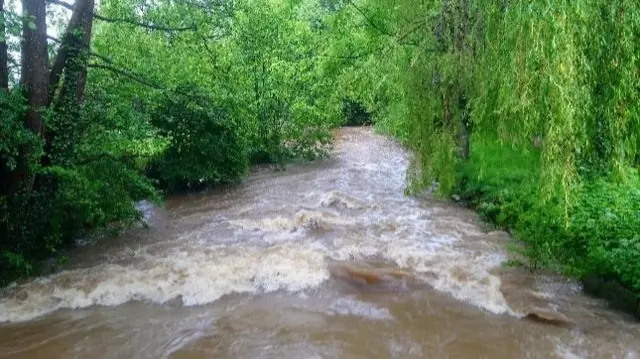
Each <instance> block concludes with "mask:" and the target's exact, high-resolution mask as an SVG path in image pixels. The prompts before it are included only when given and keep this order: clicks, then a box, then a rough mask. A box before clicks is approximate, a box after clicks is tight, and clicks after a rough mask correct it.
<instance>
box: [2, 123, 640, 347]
mask: <svg viewBox="0 0 640 359" xmlns="http://www.w3.org/2000/svg"><path fill="white" fill-rule="evenodd" d="M407 165H408V156H407V155H406V154H405V153H404V152H403V150H402V149H401V148H400V147H399V146H398V145H396V144H395V143H394V142H392V141H390V140H387V139H385V138H383V137H380V136H377V135H375V134H373V133H372V132H371V130H369V129H363V128H350V129H342V130H340V131H339V132H338V136H337V141H336V147H335V149H334V154H333V156H332V158H331V159H329V160H326V161H321V162H316V163H313V164H305V165H295V166H292V167H290V168H289V169H288V170H286V171H283V172H274V171H271V170H268V169H263V170H258V171H256V172H255V173H253V174H252V175H251V176H250V177H249V179H248V180H247V181H246V183H245V184H243V185H241V186H238V187H234V188H230V189H225V190H219V191H214V192H210V193H207V194H198V195H186V196H181V197H175V198H172V199H171V200H169V201H168V202H167V203H166V205H165V206H164V208H153V207H149V206H148V207H147V208H146V209H145V211H146V213H147V215H148V216H149V222H150V224H151V229H150V230H144V229H139V230H133V231H131V233H128V234H127V235H124V236H122V237H119V238H116V239H113V240H109V241H101V242H97V243H89V244H87V245H85V246H84V247H83V248H81V249H79V250H77V251H75V252H74V254H73V255H72V257H71V260H70V264H69V265H68V267H67V268H65V270H63V271H61V272H59V273H57V274H54V275H51V276H46V277H41V278H37V279H34V280H31V281H29V282H27V283H24V284H21V285H16V286H13V287H11V288H9V289H5V290H4V292H3V294H2V297H1V298H0V357H1V358H91V359H98V358H114V359H115V358H154V359H156V358H175V359H178V358H184V359H194V358H247V359H253V358H304V359H306V358H625V359H627V358H628V359H630V358H638V357H640V355H639V353H640V326H639V325H638V324H635V323H634V322H633V321H632V320H631V319H630V318H629V317H626V316H624V315H622V314H619V313H616V312H614V311H611V310H609V309H607V307H606V305H605V304H603V303H602V302H601V301H598V300H595V299H591V298H588V297H586V296H584V295H582V294H581V292H580V287H579V286H578V285H577V284H575V283H572V282H571V281H567V280H564V279H562V278H560V277H555V276H549V275H546V276H543V275H536V276H534V275H531V274H530V273H528V272H526V271H524V270H521V269H513V268H511V269H510V268H505V267H504V266H501V263H502V262H503V261H504V259H505V258H506V254H505V243H506V242H507V240H508V237H507V236H506V234H503V233H500V232H488V231H487V230H486V229H485V227H484V226H483V225H482V224H481V223H480V222H479V221H478V220H477V218H476V216H475V215H474V214H473V213H472V212H470V211H468V210H465V209H462V208H459V207H457V206H455V205H452V204H448V203H443V202H435V201H429V200H426V199H416V198H410V197H406V196H404V194H403V190H404V185H405V169H406V166H407ZM354 273H355V274H354ZM362 273H365V274H362ZM363 278H364V279H363ZM367 278H369V279H371V278H373V279H375V280H369V281H368V280H367ZM531 311H543V312H544V313H547V314H545V315H551V316H562V317H564V318H565V319H564V320H567V321H570V322H571V323H572V324H573V325H572V326H570V327H559V326H553V325H548V324H543V323H536V322H532V321H528V320H525V319H523V318H522V317H523V316H524V315H525V314H527V313H530V312H531Z"/></svg>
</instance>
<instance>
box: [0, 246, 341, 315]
mask: <svg viewBox="0 0 640 359" xmlns="http://www.w3.org/2000/svg"><path fill="white" fill-rule="evenodd" d="M328 278H329V272H328V270H327V266H326V263H325V253H324V252H323V251H322V250H319V248H313V249H311V248H309V247H305V246H300V245H293V244H290V243H285V244H282V245H275V246H272V247H268V248H260V247H250V246H218V247H217V248H210V249H209V250H208V251H206V252H205V251H178V250H176V251H173V252H170V253H167V254H166V256H163V257H156V258H148V259H146V260H145V261H144V262H142V263H138V264H134V265H131V266H122V265H114V264H105V265H100V266H96V267H93V268H89V269H78V270H72V271H65V272H61V273H59V274H57V275H54V276H51V277H44V278H39V279H37V280H34V281H32V282H30V283H27V284H25V285H22V286H18V287H16V288H14V295H12V296H9V297H5V298H2V299H0V322H20V321H26V320H31V319H33V318H36V317H39V316H42V315H45V314H47V313H51V312H53V311H55V310H58V309H62V308H65V309H78V308H86V307H90V306H94V305H100V306H116V305H120V304H123V303H126V302H128V301H131V300H138V301H148V302H152V303H164V302H167V301H169V300H171V299H173V298H176V297H177V296H179V295H181V296H182V302H183V303H184V305H186V306H193V305H202V304H207V303H211V302H213V301H215V300H217V299H219V298H220V297H221V296H223V295H225V294H230V293H234V292H237V293H256V292H273V291H278V290H284V291H288V292H297V291H301V290H304V289H307V288H313V287H316V286H318V285H320V284H321V283H322V282H324V281H325V280H326V279H328Z"/></svg>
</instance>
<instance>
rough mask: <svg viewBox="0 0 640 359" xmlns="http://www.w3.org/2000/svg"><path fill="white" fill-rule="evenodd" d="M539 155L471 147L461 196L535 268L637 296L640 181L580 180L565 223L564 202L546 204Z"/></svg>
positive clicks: (632, 177)
mask: <svg viewBox="0 0 640 359" xmlns="http://www.w3.org/2000/svg"><path fill="white" fill-rule="evenodd" d="M538 161H539V156H538V155H537V153H535V152H529V153H528V154H527V153H526V152H525V151H523V150H522V149H518V148H512V147H510V146H508V145H500V144H499V143H497V142H492V141H483V142H479V141H476V142H474V145H473V146H472V157H471V159H470V161H469V162H468V163H466V164H465V165H464V166H463V167H462V168H461V171H460V173H461V174H462V178H463V180H462V181H461V186H460V188H459V191H460V193H461V195H462V197H463V198H465V199H468V200H470V201H471V203H472V204H473V205H474V206H475V207H476V209H477V210H478V212H479V213H480V215H481V216H482V217H483V218H484V219H486V220H488V221H490V222H492V223H494V224H496V225H497V226H500V227H503V228H510V229H511V230H512V231H513V233H514V235H515V237H516V238H517V239H519V240H521V241H522V242H523V243H524V244H525V249H524V254H526V255H527V256H528V257H529V258H530V259H531V261H532V263H533V265H534V266H538V265H547V266H557V267H558V268H559V269H561V270H563V271H564V272H565V273H566V274H569V275H572V276H576V277H579V278H584V277H586V276H589V275H598V276H602V277H605V278H615V279H617V280H618V281H620V282H621V283H622V284H623V285H625V286H626V287H628V288H632V289H633V290H635V291H636V293H640V187H639V186H638V184H639V183H640V176H638V174H637V172H635V171H630V175H629V179H627V181H625V182H619V181H615V180H614V179H610V178H608V177H600V178H594V179H591V180H589V181H585V183H583V184H582V185H581V186H580V187H578V188H576V190H575V192H574V197H575V198H574V200H573V201H571V202H570V204H571V205H570V206H569V208H568V209H567V210H568V214H569V217H568V222H565V212H564V210H565V208H564V205H563V201H562V200H561V199H560V198H557V197H553V196H552V197H551V198H548V199H546V200H543V197H542V196H541V193H540V191H539V188H540V182H539V173H540V167H539V163H538Z"/></svg>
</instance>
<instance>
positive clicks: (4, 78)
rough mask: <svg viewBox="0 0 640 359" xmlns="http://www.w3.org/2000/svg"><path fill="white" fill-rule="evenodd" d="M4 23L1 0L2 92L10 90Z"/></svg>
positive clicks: (0, 61) (0, 70)
mask: <svg viewBox="0 0 640 359" xmlns="http://www.w3.org/2000/svg"><path fill="white" fill-rule="evenodd" d="M4 22H5V16H4V0H0V90H7V89H8V88H9V52H8V48H7V38H6V37H5V36H6V31H5V30H6V26H5V23H4Z"/></svg>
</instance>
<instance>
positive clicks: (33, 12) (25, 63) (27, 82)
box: [5, 0, 49, 196]
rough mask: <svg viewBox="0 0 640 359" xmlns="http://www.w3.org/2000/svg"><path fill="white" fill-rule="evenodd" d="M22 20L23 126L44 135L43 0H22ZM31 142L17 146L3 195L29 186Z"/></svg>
mask: <svg viewBox="0 0 640 359" xmlns="http://www.w3.org/2000/svg"><path fill="white" fill-rule="evenodd" d="M22 11H23V16H24V17H25V20H24V22H23V26H22V56H21V61H22V75H21V79H20V82H21V83H22V85H23V86H24V88H25V94H26V99H27V105H28V109H27V112H26V114H25V117H24V126H25V127H26V128H27V129H29V130H31V131H33V132H35V133H36V134H37V135H39V136H40V137H44V125H43V121H42V113H41V111H42V110H43V108H44V107H45V106H46V105H47V95H48V92H49V68H48V67H49V55H48V53H47V23H46V4H45V2H44V0H22ZM33 150H34V149H33V148H32V147H31V146H24V147H23V148H21V149H20V159H19V160H18V165H17V167H16V170H15V171H13V172H12V173H11V174H10V176H9V180H8V183H7V187H8V188H7V191H6V193H5V194H6V195H8V196H11V195H13V194H14V193H15V192H16V191H18V190H19V189H20V188H21V187H23V188H25V189H26V190H31V187H32V185H33V176H32V175H33V174H32V173H31V172H30V171H31V169H30V167H31V166H30V165H31V164H30V163H29V157H30V156H31V154H32V152H33Z"/></svg>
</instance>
